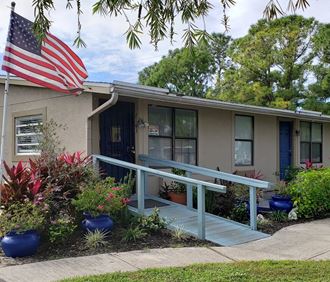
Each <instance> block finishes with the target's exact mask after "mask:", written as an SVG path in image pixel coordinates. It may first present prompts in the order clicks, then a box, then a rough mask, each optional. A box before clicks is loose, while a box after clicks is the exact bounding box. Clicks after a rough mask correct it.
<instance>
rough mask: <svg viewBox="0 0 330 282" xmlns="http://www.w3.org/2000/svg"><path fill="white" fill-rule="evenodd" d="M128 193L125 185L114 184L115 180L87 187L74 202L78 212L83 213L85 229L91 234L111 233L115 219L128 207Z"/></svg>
mask: <svg viewBox="0 0 330 282" xmlns="http://www.w3.org/2000/svg"><path fill="white" fill-rule="evenodd" d="M127 193H128V191H126V189H125V187H124V186H123V185H121V186H119V185H116V184H115V183H114V179H113V178H106V179H105V180H102V181H98V182H96V183H91V184H89V185H87V187H85V188H84V189H83V191H82V192H81V193H80V194H79V195H78V197H77V199H75V200H73V202H72V203H73V205H74V206H75V207H76V209H77V210H78V211H82V212H83V215H84V217H85V219H84V220H83V221H82V227H83V229H84V230H86V231H91V232H93V231H95V230H99V231H104V232H108V231H111V230H112V229H113V225H114V223H113V217H115V216H117V215H118V213H120V211H121V210H122V209H123V208H125V207H126V206H127V203H128V201H129V200H128V198H127V196H128V195H127ZM110 216H112V217H110Z"/></svg>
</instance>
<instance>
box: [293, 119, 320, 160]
mask: <svg viewBox="0 0 330 282" xmlns="http://www.w3.org/2000/svg"><path fill="white" fill-rule="evenodd" d="M302 123H307V124H308V125H309V134H310V141H301V124H302ZM313 124H319V125H321V142H313V136H312V125H313ZM299 127H300V140H299V146H300V147H299V152H300V154H299V163H300V164H304V163H305V162H304V161H302V160H301V147H302V146H301V144H308V145H309V161H312V147H313V144H319V145H321V150H320V161H319V162H313V164H322V163H323V123H321V122H312V121H304V120H302V121H300V123H299Z"/></svg>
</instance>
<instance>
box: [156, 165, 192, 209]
mask: <svg viewBox="0 0 330 282" xmlns="http://www.w3.org/2000/svg"><path fill="white" fill-rule="evenodd" d="M172 173H174V174H176V175H182V176H184V175H185V173H186V172H185V171H184V170H181V169H176V168H173V169H172ZM159 194H160V196H161V197H162V198H164V199H166V200H170V201H172V202H175V203H177V204H182V205H185V204H186V203H187V194H186V185H185V184H182V183H178V182H176V181H172V182H170V183H169V184H168V183H166V182H165V183H164V184H163V185H162V187H161V190H160V192H159Z"/></svg>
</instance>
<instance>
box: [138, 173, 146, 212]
mask: <svg viewBox="0 0 330 282" xmlns="http://www.w3.org/2000/svg"><path fill="white" fill-rule="evenodd" d="M136 180H137V201H138V212H139V214H144V181H145V173H144V171H142V170H141V169H138V170H137V171H136Z"/></svg>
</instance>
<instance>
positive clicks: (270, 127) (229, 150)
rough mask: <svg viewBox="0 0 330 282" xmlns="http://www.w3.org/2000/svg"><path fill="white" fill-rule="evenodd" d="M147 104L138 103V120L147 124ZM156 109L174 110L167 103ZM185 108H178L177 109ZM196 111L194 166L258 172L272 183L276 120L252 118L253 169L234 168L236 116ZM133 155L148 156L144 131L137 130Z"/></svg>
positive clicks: (233, 113) (207, 109) (272, 118)
mask: <svg viewBox="0 0 330 282" xmlns="http://www.w3.org/2000/svg"><path fill="white" fill-rule="evenodd" d="M149 104H155V103H154V102H151V101H146V100H144V101H143V100H140V101H139V102H138V106H137V110H138V111H137V116H138V118H141V119H143V120H144V121H148V105H149ZM157 105H163V106H170V107H176V105H174V104H170V103H157ZM181 107H182V108H186V107H184V106H181V105H180V108H181ZM187 108H190V109H195V110H197V111H198V165H200V166H203V167H208V168H212V169H216V167H217V166H219V168H220V169H221V170H222V171H225V172H234V171H236V170H239V171H245V170H253V169H255V170H256V171H259V170H260V171H261V173H262V174H263V175H264V176H265V177H264V179H265V180H270V181H276V172H277V170H278V167H277V166H278V163H277V146H278V141H277V140H278V134H277V132H278V130H277V117H272V116H263V115H251V116H254V165H253V166H235V164H234V117H235V114H239V113H238V112H237V113H235V112H232V111H224V110H219V109H210V108H197V107H195V108H192V107H187ZM136 151H137V155H138V154H147V153H148V128H139V129H137V147H136Z"/></svg>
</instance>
